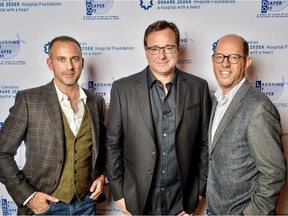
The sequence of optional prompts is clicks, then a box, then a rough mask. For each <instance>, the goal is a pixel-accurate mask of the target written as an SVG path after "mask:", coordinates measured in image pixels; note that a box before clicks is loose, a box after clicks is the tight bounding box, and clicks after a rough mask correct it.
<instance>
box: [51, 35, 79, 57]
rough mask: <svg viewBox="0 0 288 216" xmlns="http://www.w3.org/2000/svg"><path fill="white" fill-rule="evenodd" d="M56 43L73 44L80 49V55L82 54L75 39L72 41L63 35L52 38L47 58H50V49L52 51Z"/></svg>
mask: <svg viewBox="0 0 288 216" xmlns="http://www.w3.org/2000/svg"><path fill="white" fill-rule="evenodd" d="M57 41H61V42H72V43H75V44H76V45H77V46H78V47H79V48H80V51H81V54H82V49H81V46H80V43H79V42H78V41H77V40H76V39H74V38H72V37H70V36H66V35H63V36H59V37H56V38H54V39H53V40H52V41H51V42H50V44H49V48H48V55H49V57H51V49H52V47H53V45H54V43H55V42H57Z"/></svg>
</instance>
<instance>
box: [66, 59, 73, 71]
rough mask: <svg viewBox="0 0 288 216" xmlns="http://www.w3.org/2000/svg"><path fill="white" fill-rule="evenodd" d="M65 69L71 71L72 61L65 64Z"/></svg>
mask: <svg viewBox="0 0 288 216" xmlns="http://www.w3.org/2000/svg"><path fill="white" fill-rule="evenodd" d="M66 68H67V69H68V70H72V69H73V68H74V66H73V62H72V60H70V61H67V63H66Z"/></svg>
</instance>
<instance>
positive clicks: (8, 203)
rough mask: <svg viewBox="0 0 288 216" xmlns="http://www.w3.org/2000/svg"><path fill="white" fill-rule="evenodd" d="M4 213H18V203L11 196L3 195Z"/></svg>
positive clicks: (2, 205)
mask: <svg viewBox="0 0 288 216" xmlns="http://www.w3.org/2000/svg"><path fill="white" fill-rule="evenodd" d="M0 205H1V207H2V215H17V205H16V203H15V202H14V201H12V200H11V198H8V197H6V196H1V204H0Z"/></svg>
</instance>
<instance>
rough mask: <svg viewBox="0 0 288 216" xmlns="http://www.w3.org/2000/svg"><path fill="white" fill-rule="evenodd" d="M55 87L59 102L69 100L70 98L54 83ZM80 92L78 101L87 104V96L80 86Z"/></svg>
mask: <svg viewBox="0 0 288 216" xmlns="http://www.w3.org/2000/svg"><path fill="white" fill-rule="evenodd" d="M54 86H55V89H56V93H57V96H58V100H59V102H61V101H64V100H68V96H67V95H65V94H64V93H63V92H62V91H61V90H60V89H59V88H58V86H57V85H56V83H55V82H54ZM79 92H80V96H79V98H78V100H82V101H83V103H84V104H86V101H87V95H86V94H85V92H84V90H83V89H82V88H81V87H80V86H79Z"/></svg>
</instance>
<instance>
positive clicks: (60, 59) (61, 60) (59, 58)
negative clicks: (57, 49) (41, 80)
mask: <svg viewBox="0 0 288 216" xmlns="http://www.w3.org/2000/svg"><path fill="white" fill-rule="evenodd" d="M57 60H58V61H59V62H64V61H65V58H64V57H58V58H57Z"/></svg>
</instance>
